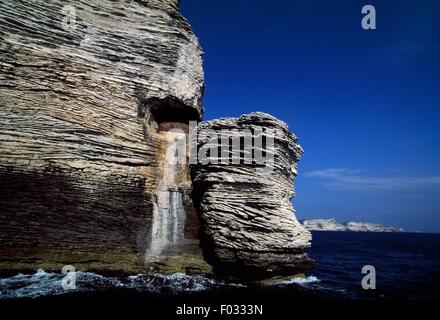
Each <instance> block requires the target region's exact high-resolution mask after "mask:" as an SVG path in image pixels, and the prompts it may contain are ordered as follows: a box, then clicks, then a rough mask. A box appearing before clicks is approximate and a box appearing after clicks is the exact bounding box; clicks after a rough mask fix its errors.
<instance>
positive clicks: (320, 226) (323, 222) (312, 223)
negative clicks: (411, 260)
mask: <svg viewBox="0 0 440 320" xmlns="http://www.w3.org/2000/svg"><path fill="white" fill-rule="evenodd" d="M301 223H302V225H303V226H304V227H305V228H306V229H307V230H311V231H352V232H405V230H403V228H396V227H385V226H383V225H381V224H377V223H370V222H352V221H349V222H342V223H341V222H337V221H336V220H335V219H312V220H303V221H301Z"/></svg>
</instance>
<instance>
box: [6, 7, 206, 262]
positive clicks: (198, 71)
mask: <svg viewBox="0 0 440 320" xmlns="http://www.w3.org/2000/svg"><path fill="white" fill-rule="evenodd" d="M177 4H178V1H177V0H160V1H159V0H138V1H122V0H121V1H98V0H87V1H85V0H78V1H72V2H68V3H66V2H65V1H61V0H52V1H35V0H16V1H10V0H0V26H1V31H0V50H1V64H0V242H1V243H2V245H1V247H0V257H1V261H0V268H2V269H27V268H30V269H35V268H36V267H44V266H46V265H47V266H46V267H47V268H52V267H54V268H58V267H60V266H62V265H63V264H74V265H75V266H80V265H84V266H85V267H87V268H98V269H100V270H106V269H116V270H121V269H122V270H130V269H131V268H132V267H134V266H143V265H145V264H146V263H148V262H150V261H156V260H157V258H158V257H163V256H166V255H167V253H166V252H168V251H175V250H179V251H180V254H181V255H183V254H185V253H186V252H189V251H190V250H192V249H190V245H191V244H193V245H194V244H195V249H194V250H196V251H197V250H198V249H197V248H198V240H196V238H197V230H198V222H197V215H196V213H195V211H194V209H193V208H192V201H191V198H190V192H189V190H190V179H189V174H188V170H187V169H186V172H187V173H186V174H185V173H182V174H181V177H176V176H173V177H171V178H170V176H169V175H168V176H166V175H164V173H163V172H164V170H163V167H164V159H165V157H166V154H167V150H168V149H169V148H172V146H171V147H169V144H173V143H174V142H173V141H174V140H173V139H170V138H169V137H168V138H167V136H168V134H167V133H166V131H167V130H169V128H175V127H176V126H178V125H179V124H182V123H183V124H185V123H187V122H188V120H198V119H200V118H201V116H202V114H203V108H202V104H201V97H202V94H203V87H204V78H203V71H202V60H201V54H202V52H201V49H200V47H199V44H198V41H197V39H196V37H195V36H194V34H193V33H192V31H191V29H190V26H189V24H188V23H187V21H186V20H185V19H184V18H183V17H182V16H181V15H180V13H179V12H178V11H177ZM164 124H168V125H164ZM173 124H174V125H173ZM176 124H177V125H176ZM184 126H187V125H184ZM171 170H174V171H173V173H172V174H174V172H175V171H176V170H177V171H179V168H178V167H176V166H173V167H172V168H171ZM164 180H165V181H164ZM193 240H194V241H193ZM191 248H192V247H191Z"/></svg>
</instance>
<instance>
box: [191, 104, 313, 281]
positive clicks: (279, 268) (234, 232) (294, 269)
mask: <svg viewBox="0 0 440 320" xmlns="http://www.w3.org/2000/svg"><path fill="white" fill-rule="evenodd" d="M197 130H198V141H197V147H198V150H199V154H198V156H199V159H198V163H197V164H196V165H193V166H192V178H193V188H194V197H195V200H196V208H197V209H198V211H199V213H200V217H201V222H202V235H203V237H202V247H203V249H204V252H205V256H206V259H207V260H208V261H209V262H210V263H211V264H212V265H213V266H214V267H215V269H216V271H217V272H219V273H225V274H230V275H239V276H240V277H261V276H270V275H271V274H295V273H301V272H303V271H305V270H306V269H308V268H310V266H311V265H312V264H313V262H312V260H311V259H310V258H308V256H307V254H306V253H305V251H306V249H307V248H308V247H309V246H310V240H311V235H310V233H309V232H308V231H307V230H305V229H304V227H303V226H302V225H301V224H300V223H299V222H298V221H297V220H296V218H295V214H294V210H293V207H292V204H291V199H292V198H293V196H294V194H295V193H294V188H293V180H294V178H295V176H296V175H297V162H298V160H299V159H300V157H301V154H302V152H303V151H302V149H301V147H300V146H299V145H298V144H297V138H296V137H295V135H293V134H292V133H291V132H290V131H289V130H288V127H287V125H286V124H285V123H283V122H281V121H279V120H277V119H275V118H274V117H272V116H270V115H268V114H265V113H259V112H258V113H251V114H248V115H243V116H241V117H240V118H238V119H237V118H225V119H219V120H213V121H208V122H202V123H201V124H200V125H199V127H198V129H197ZM265 130H271V132H267V131H265ZM213 132H214V133H217V134H218V137H215V138H214V139H213V138H212V137H213V136H214V135H213ZM256 132H259V133H258V134H256ZM259 135H266V136H267V137H268V136H269V135H271V136H272V137H273V145H272V146H270V145H269V143H268V139H266V145H264V144H262V145H260V146H257V145H256V143H255V141H256V139H259ZM234 139H241V142H240V145H239V146H240V147H241V151H240V153H235V154H234V150H236V149H233V148H232V147H230V148H225V149H226V150H225V151H224V152H223V153H222V152H220V151H218V152H217V154H215V148H216V147H215V144H216V142H217V141H223V142H225V141H228V140H229V141H233V140H234ZM249 139H253V144H252V147H251V149H247V147H248V146H249V142H250V141H251V140H249ZM246 141H247V142H246ZM231 145H232V142H231ZM258 148H263V149H265V150H266V152H267V153H266V155H267V154H269V153H270V152H273V158H272V159H273V161H272V163H271V164H270V165H268V166H267V167H265V166H264V165H263V164H262V163H258V161H257V160H253V161H247V162H248V163H247V164H246V160H245V158H246V157H245V155H246V152H248V153H251V152H252V153H253V156H255V153H256V151H258V150H257V149H258ZM201 150H202V151H201ZM207 150H209V151H207ZM205 151H207V153H209V155H208V158H209V159H208V161H207V160H205V161H204V160H203V159H200V157H203V156H204V155H205ZM260 151H261V150H260ZM213 154H214V155H213ZM234 156H238V157H239V159H240V161H239V162H237V161H234ZM225 158H226V160H225ZM217 160H218V161H217ZM203 162H204V163H203ZM233 162H236V163H235V164H234V163H233ZM269 162H270V161H269Z"/></svg>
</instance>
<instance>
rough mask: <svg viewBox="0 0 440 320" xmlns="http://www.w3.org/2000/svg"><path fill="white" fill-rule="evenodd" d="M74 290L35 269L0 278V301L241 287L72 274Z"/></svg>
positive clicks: (200, 280) (195, 278) (186, 279)
mask: <svg viewBox="0 0 440 320" xmlns="http://www.w3.org/2000/svg"><path fill="white" fill-rule="evenodd" d="M75 275H76V279H75V288H73V289H67V290H66V289H64V288H63V286H62V280H63V278H64V275H62V274H57V273H49V272H46V271H44V270H42V269H39V270H38V271H37V272H36V273H35V274H18V275H15V276H12V277H7V278H0V299H17V298H38V297H42V296H47V295H62V294H69V293H80V292H93V291H105V290H111V289H128V290H136V291H139V292H149V293H158V294H160V293H168V294H178V293H182V292H199V291H205V290H216V289H222V288H228V287H231V288H232V287H242V285H240V284H234V283H221V282H218V281H216V280H215V279H213V278H209V277H206V276H202V275H188V274H184V273H173V274H160V273H149V274H138V275H132V276H127V277H121V278H120V277H108V276H102V275H99V274H96V273H91V272H80V271H78V272H76V274H75Z"/></svg>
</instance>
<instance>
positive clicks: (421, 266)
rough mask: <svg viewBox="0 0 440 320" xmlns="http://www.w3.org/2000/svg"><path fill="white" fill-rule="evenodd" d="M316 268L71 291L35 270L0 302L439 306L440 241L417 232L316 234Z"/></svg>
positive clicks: (81, 275) (104, 283)
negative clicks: (275, 300) (259, 281)
mask: <svg viewBox="0 0 440 320" xmlns="http://www.w3.org/2000/svg"><path fill="white" fill-rule="evenodd" d="M310 255H311V257H312V258H314V259H315V260H316V266H315V268H314V269H312V270H310V272H309V273H308V274H307V275H306V277H305V278H302V279H294V280H289V281H283V280H280V281H278V282H277V281H275V282H274V283H273V284H272V285H271V286H266V287H261V286H259V285H256V284H253V283H225V282H221V281H218V280H216V279H213V278H209V277H205V276H201V275H187V274H183V273H175V274H171V275H163V274H158V273H150V274H141V275H132V276H127V277H108V276H102V275H98V274H94V273H88V272H77V273H76V283H75V287H76V288H75V289H69V290H65V289H63V287H62V279H63V275H62V274H56V273H48V272H45V271H44V270H42V269H40V270H37V271H36V272H35V273H34V274H17V275H14V276H10V277H2V278H0V300H7V301H11V300H12V301H17V300H21V299H27V300H29V299H31V300H38V299H47V298H50V297H63V299H64V298H65V299H69V298H71V297H75V298H78V297H82V296H84V297H87V299H90V298H92V299H93V297H94V296H100V297H102V296H112V295H119V296H120V295H121V294H122V295H124V296H125V297H126V296H129V297H130V298H131V297H136V298H142V297H148V298H151V297H153V298H154V297H174V298H175V297H182V296H183V297H185V296H194V295H196V296H198V297H200V296H202V297H203V295H205V296H206V295H208V296H210V297H225V296H235V297H242V296H246V295H249V294H256V295H260V296H269V295H270V296H271V297H274V296H280V297H283V298H284V299H298V298H301V299H309V300H314V299H317V300H322V299H325V300H332V299H338V300H339V299H343V300H385V301H387V300H388V301H389V300H396V301H397V300H400V301H401V300H436V299H439V298H440V294H439V290H440V235H439V234H415V233H350V232H313V244H312V249H311V250H310ZM364 265H371V266H374V267H375V270H376V289H375V290H364V289H362V286H361V281H362V278H363V277H364V276H365V275H364V274H362V273H361V270H362V267H363V266H364Z"/></svg>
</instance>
